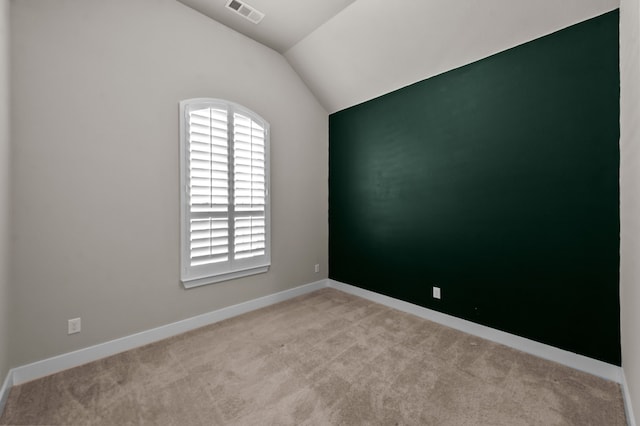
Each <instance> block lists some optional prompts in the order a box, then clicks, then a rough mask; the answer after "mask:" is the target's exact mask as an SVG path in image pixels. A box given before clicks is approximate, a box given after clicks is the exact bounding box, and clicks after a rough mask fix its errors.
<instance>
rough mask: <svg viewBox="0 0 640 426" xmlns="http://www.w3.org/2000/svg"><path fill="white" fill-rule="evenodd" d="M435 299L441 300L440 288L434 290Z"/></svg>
mask: <svg viewBox="0 0 640 426" xmlns="http://www.w3.org/2000/svg"><path fill="white" fill-rule="evenodd" d="M433 298H434V299H440V287H434V288H433Z"/></svg>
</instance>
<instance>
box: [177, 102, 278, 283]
mask: <svg viewBox="0 0 640 426" xmlns="http://www.w3.org/2000/svg"><path fill="white" fill-rule="evenodd" d="M179 106H180V282H181V283H182V285H183V286H184V287H185V288H192V287H198V286H202V285H207V284H213V283H218V282H222V281H227V280H232V279H235V278H241V277H246V276H250V275H254V274H260V273H265V272H267V271H268V270H269V267H270V266H271V213H270V211H271V208H270V207H271V196H270V192H271V191H270V181H271V179H270V170H271V167H270V133H271V132H270V126H269V123H268V122H267V121H266V120H265V119H264V118H262V117H261V116H260V115H258V114H257V113H255V112H254V111H252V110H250V109H248V108H246V107H244V106H242V105H240V104H237V103H235V102H230V101H227V100H224V99H215V98H192V99H185V100H182V101H180V103H179ZM198 108H216V109H224V110H226V111H227V120H228V121H227V141H228V142H227V143H228V154H227V159H228V162H229V164H232V163H233V160H234V154H233V153H234V151H233V145H234V144H235V140H234V137H233V130H234V128H233V123H234V121H233V117H234V114H241V115H243V116H245V117H247V118H249V119H251V120H252V121H254V122H256V123H258V124H259V125H260V126H261V127H262V128H263V129H264V151H265V152H264V162H265V172H264V180H265V182H264V183H265V205H264V217H265V219H264V220H265V248H264V254H263V255H259V256H254V257H249V258H245V259H234V258H233V254H234V246H233V245H232V241H233V240H234V238H235V237H231V236H230V238H229V241H228V243H227V244H228V246H227V247H228V253H229V259H228V260H226V261H223V262H219V263H213V264H209V265H197V266H192V265H191V252H190V250H191V238H190V237H191V228H190V226H191V219H192V217H195V216H193V215H192V212H191V208H190V196H191V194H190V181H191V177H190V163H189V161H190V157H189V152H190V151H189V147H190V138H189V112H190V111H192V110H196V109H198ZM227 182H228V185H229V188H230V191H229V194H228V197H229V204H228V205H229V211H228V212H227V216H226V217H227V220H228V221H229V233H230V234H232V233H233V232H234V228H233V226H231V224H232V222H233V221H234V219H235V218H237V217H241V216H242V214H241V213H238V212H236V211H235V203H234V199H233V190H232V189H231V188H232V187H233V184H234V177H233V168H232V166H230V167H229V170H228V178H227ZM245 214H246V213H245Z"/></svg>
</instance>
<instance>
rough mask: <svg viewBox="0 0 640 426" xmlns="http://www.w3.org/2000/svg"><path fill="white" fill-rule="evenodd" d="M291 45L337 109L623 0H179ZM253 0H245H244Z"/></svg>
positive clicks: (316, 88)
mask: <svg viewBox="0 0 640 426" xmlns="http://www.w3.org/2000/svg"><path fill="white" fill-rule="evenodd" d="M178 1H180V2H182V3H184V4H186V5H188V6H191V7H193V8H195V9H196V10H199V11H201V12H202V13H205V14H206V15H209V16H211V17H212V18H213V19H215V20H217V21H219V22H221V23H223V24H225V25H227V26H229V27H231V28H233V29H235V30H237V31H239V32H241V33H243V34H245V35H247V36H249V37H251V38H253V39H255V40H257V41H259V42H260V43H262V44H265V45H267V46H269V47H272V48H274V49H275V50H277V51H279V52H281V53H283V54H284V56H285V58H287V60H288V61H289V63H290V64H291V66H292V67H293V68H294V69H295V70H296V72H297V73H298V74H299V75H300V77H301V78H302V79H303V80H304V81H305V83H306V84H307V86H308V87H309V89H310V90H311V91H312V92H313V93H314V95H315V96H316V98H317V99H318V100H319V101H320V103H321V104H322V105H323V106H324V107H325V109H326V110H327V111H328V112H329V113H333V112H336V111H340V110H342V109H344V108H348V107H350V106H353V105H356V104H358V103H361V102H364V101H367V100H369V99H372V98H375V97H377V96H380V95H382V94H385V93H389V92H391V91H393V90H396V89H399V88H401V87H404V86H407V85H409V84H412V83H415V82H417V81H421V80H424V79H426V78H429V77H432V76H435V75H437V74H441V73H443V72H446V71H449V70H451V69H454V68H457V67H460V66H463V65H466V64H469V63H471V62H474V61H477V60H479V59H482V58H486V57H487V56H490V55H493V54H495V53H498V52H501V51H504V50H506V49H509V48H512V47H515V46H517V45H520V44H522V43H526V42H528V41H531V40H534V39H536V38H539V37H542V36H544V35H547V34H550V33H552V32H555V31H557V30H560V29H562V28H565V27H568V26H570V25H573V24H576V23H578V22H582V21H584V20H587V19H589V18H593V17H595V16H598V15H601V14H603V13H606V12H609V11H611V10H614V9H616V8H618V7H619V6H620V1H619V0H562V1H558V0H455V1H451V0H393V1H389V0H247V2H248V4H250V5H251V6H254V7H255V8H256V9H258V10H260V11H261V12H264V13H265V14H266V16H265V18H264V20H263V21H262V22H261V23H260V24H258V25H255V24H252V23H250V22H249V21H246V20H245V19H244V18H242V17H240V16H238V15H237V14H235V13H234V12H231V11H229V10H227V9H226V8H225V4H226V1H227V0H178ZM242 1H244V0H242Z"/></svg>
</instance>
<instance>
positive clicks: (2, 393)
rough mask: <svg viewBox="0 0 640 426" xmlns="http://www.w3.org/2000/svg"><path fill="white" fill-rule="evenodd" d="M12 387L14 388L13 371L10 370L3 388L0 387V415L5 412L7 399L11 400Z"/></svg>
mask: <svg viewBox="0 0 640 426" xmlns="http://www.w3.org/2000/svg"><path fill="white" fill-rule="evenodd" d="M11 386H13V370H9V372H8V373H7V377H6V378H5V379H4V382H3V383H2V387H0V414H2V412H3V411H4V405H5V404H6V403H7V398H9V391H10V390H11Z"/></svg>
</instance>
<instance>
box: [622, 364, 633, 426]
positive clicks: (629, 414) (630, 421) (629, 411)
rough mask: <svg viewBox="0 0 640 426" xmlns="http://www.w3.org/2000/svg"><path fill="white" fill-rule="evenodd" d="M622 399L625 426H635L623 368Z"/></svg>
mask: <svg viewBox="0 0 640 426" xmlns="http://www.w3.org/2000/svg"><path fill="white" fill-rule="evenodd" d="M620 386H621V387H622V397H623V398H624V412H625V414H626V415H627V424H628V425H629V426H636V418H635V416H634V415H633V404H632V403H631V394H630V393H629V386H628V385H627V376H626V375H625V374H624V367H623V368H622V383H621V384H620Z"/></svg>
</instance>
